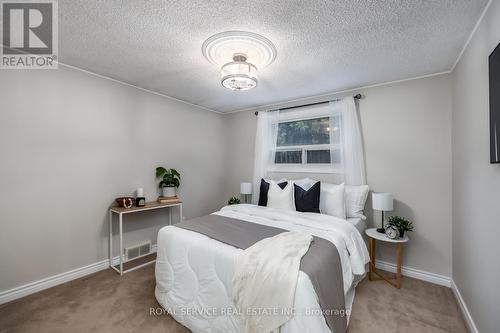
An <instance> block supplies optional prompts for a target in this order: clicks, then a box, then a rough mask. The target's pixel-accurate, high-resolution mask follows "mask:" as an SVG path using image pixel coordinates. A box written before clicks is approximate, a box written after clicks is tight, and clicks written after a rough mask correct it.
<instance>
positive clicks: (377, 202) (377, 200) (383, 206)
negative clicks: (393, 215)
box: [372, 192, 394, 233]
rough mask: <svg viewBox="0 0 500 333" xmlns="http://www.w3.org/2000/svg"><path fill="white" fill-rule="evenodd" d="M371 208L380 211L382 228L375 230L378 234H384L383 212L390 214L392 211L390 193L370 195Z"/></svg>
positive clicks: (392, 204)
mask: <svg viewBox="0 0 500 333" xmlns="http://www.w3.org/2000/svg"><path fill="white" fill-rule="evenodd" d="M372 208H373V209H374V210H380V211H382V227H381V228H377V231H378V232H382V233H383V232H385V228H384V212H390V211H392V210H393V209H394V196H393V195H392V193H377V192H373V193H372Z"/></svg>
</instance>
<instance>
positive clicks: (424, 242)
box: [226, 75, 452, 277]
mask: <svg viewBox="0 0 500 333" xmlns="http://www.w3.org/2000/svg"><path fill="white" fill-rule="evenodd" d="M358 92H360V93H362V94H363V95H366V98H365V99H363V100H361V101H360V114H361V122H362V128H363V133H364V141H365V148H366V163H367V176H368V184H369V185H370V187H371V189H372V190H375V191H387V192H392V193H394V195H395V198H396V202H395V211H394V212H393V213H392V214H398V215H402V216H406V217H408V218H410V219H411V220H412V221H414V223H415V232H414V233H412V234H410V238H411V241H410V243H409V244H408V246H407V247H406V252H405V253H404V260H403V264H404V265H405V266H408V267H411V268H415V269H419V270H424V271H427V272H432V273H436V274H440V275H444V276H448V277H449V276H451V261H452V259H451V246H452V245H451V81H450V76H449V75H440V76H435V77H430V78H425V79H418V80H411V81H406V82H402V83H396V84H391V85H385V86H379V87H373V88H369V89H362V90H359V91H355V92H352V93H351V94H356V93H358ZM333 97H334V96H332V98H333ZM287 105H289V104H287ZM228 117H229V120H228V121H227V123H226V124H227V126H228V130H229V131H230V132H229V137H228V138H227V142H228V143H229V145H230V146H229V148H228V154H227V156H226V157H227V160H226V164H228V165H232V166H233V168H232V170H231V171H230V172H228V174H227V177H228V181H227V182H226V184H227V187H226V196H229V195H234V194H237V193H238V191H239V187H238V186H239V185H238V184H239V182H240V181H243V180H251V178H252V170H253V149H254V140H255V126H256V117H255V115H254V113H253V112H241V113H234V114H231V115H229V116H228ZM287 176H296V177H300V175H287ZM315 176H316V178H319V179H320V180H330V179H332V177H331V176H328V175H315ZM367 206H368V208H369V207H370V206H371V201H368V203H367ZM368 214H369V218H370V224H371V225H375V224H378V223H379V219H380V213H379V212H377V214H375V220H376V221H377V222H376V223H374V222H373V215H372V212H371V210H370V209H368ZM393 252H394V249H392V248H386V247H384V248H382V250H381V253H380V259H382V260H386V261H391V262H394V256H393Z"/></svg>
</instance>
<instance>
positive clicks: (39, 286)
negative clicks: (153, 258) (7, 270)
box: [0, 244, 156, 304]
mask: <svg viewBox="0 0 500 333" xmlns="http://www.w3.org/2000/svg"><path fill="white" fill-rule="evenodd" d="M151 252H156V244H154V245H153V246H151ZM119 262H120V257H119V256H116V257H114V258H113V266H114V265H117V264H118V263H119ZM108 267H109V260H108V259H104V260H101V261H99V262H96V263H94V264H90V265H88V266H84V267H80V268H76V269H73V270H71V271H68V272H64V273H61V274H57V275H53V276H49V277H47V278H45V279H41V280H38V281H35V282H31V283H28V284H25V285H22V286H19V287H16V288H13V289H9V290H5V291H1V292H0V304H4V303H7V302H10V301H13V300H16V299H18V298H21V297H24V296H28V295H31V294H34V293H37V292H39V291H42V290H45V289H48V288H51V287H55V286H57V285H59V284H63V283H66V282H69V281H71V280H75V279H78V278H81V277H84V276H87V275H90V274H93V273H96V272H99V271H102V270H104V269H107V268H108Z"/></svg>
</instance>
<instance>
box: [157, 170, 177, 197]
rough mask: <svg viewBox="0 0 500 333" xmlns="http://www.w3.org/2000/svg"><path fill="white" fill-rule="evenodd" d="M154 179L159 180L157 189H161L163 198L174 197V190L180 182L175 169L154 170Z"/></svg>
mask: <svg viewBox="0 0 500 333" xmlns="http://www.w3.org/2000/svg"><path fill="white" fill-rule="evenodd" d="M156 178H161V181H160V184H159V186H158V187H159V188H161V189H162V195H163V196H164V197H175V189H176V188H177V187H179V185H180V181H181V175H180V173H179V172H178V171H177V170H175V169H165V168H164V167H158V168H156Z"/></svg>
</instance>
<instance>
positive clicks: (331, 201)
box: [319, 183, 345, 219]
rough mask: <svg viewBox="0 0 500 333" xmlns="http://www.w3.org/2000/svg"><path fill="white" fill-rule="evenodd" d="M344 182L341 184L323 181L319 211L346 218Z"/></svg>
mask: <svg viewBox="0 0 500 333" xmlns="http://www.w3.org/2000/svg"><path fill="white" fill-rule="evenodd" d="M344 192H345V185H344V183H342V184H340V185H335V184H329V183H321V192H320V196H319V211H320V212H321V214H326V215H331V216H336V217H339V218H341V219H345V204H344Z"/></svg>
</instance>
